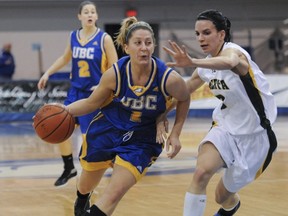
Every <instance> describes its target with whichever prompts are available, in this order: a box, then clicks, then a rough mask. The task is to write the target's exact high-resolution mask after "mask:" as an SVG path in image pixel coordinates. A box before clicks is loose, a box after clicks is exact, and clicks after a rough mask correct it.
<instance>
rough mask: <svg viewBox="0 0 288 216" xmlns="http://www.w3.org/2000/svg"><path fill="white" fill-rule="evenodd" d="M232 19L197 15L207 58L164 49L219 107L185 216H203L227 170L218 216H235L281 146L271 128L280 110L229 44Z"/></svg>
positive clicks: (246, 59)
mask: <svg viewBox="0 0 288 216" xmlns="http://www.w3.org/2000/svg"><path fill="white" fill-rule="evenodd" d="M230 27H231V23H230V21H229V19H228V18H227V17H225V16H223V15H222V13H220V12H218V11H216V10H207V11H204V12H202V13H200V14H199V16H198V17H197V20H196V24H195V32H196V38H197V40H198V42H199V44H200V46H201V48H202V50H203V51H204V53H206V54H207V55H208V56H207V57H206V58H205V59H195V58H192V57H190V56H189V55H188V53H187V51H186V49H185V47H184V46H183V47H180V46H178V45H177V44H176V43H175V42H170V45H171V47H172V49H169V48H167V47H164V49H165V50H166V51H167V53H169V54H170V55H171V56H172V57H174V59H175V62H169V63H167V65H169V66H180V67H196V70H195V71H194V73H193V74H192V76H191V78H190V79H189V80H188V81H187V87H188V89H189V91H190V93H192V92H193V91H195V90H196V89H197V88H199V87H200V86H201V85H202V84H203V83H204V82H206V83H208V84H209V87H210V90H211V92H212V93H213V94H214V95H215V96H216V97H217V98H219V99H220V101H221V103H219V106H217V107H216V108H215V110H214V112H213V126H212V128H211V129H210V131H209V132H208V134H207V136H206V137H205V138H204V139H203V141H202V142H201V143H200V146H199V151H198V158H197V164H196V170H195V173H194V175H193V180H192V183H191V185H190V187H189V188H188V191H187V192H186V196H185V201H184V214H183V215H184V216H202V215H204V211H205V206H206V188H207V185H208V183H209V181H210V179H211V178H212V176H213V175H214V174H215V173H216V172H217V171H218V170H219V169H220V168H224V175H223V176H222V178H221V179H220V181H219V183H218V185H217V188H216V192H215V196H216V198H215V199H216V202H217V203H218V204H220V205H221V206H222V207H221V208H220V209H219V211H218V212H217V213H216V214H215V216H232V215H234V214H235V212H236V211H237V210H238V208H239V206H240V198H239V195H238V191H239V190H240V189H241V188H243V187H245V186H246V185H248V184H249V183H251V182H252V181H254V180H255V179H256V178H257V177H259V175H260V174H261V173H262V172H263V171H264V170H265V169H266V168H267V166H268V165H269V163H270V161H271V158H272V154H273V152H274V150H275V149H276V147H277V140H276V137H275V134H274V132H273V130H272V128H271V125H272V124H273V122H274V121H275V119H276V115H277V107H276V105H275V101H274V97H273V95H272V94H271V92H270V90H269V84H268V82H267V80H266V78H265V76H264V75H263V73H262V72H261V71H260V69H259V67H258V66H257V65H256V64H255V62H253V61H252V60H251V57H250V55H249V54H248V53H247V52H246V51H245V50H244V49H243V48H241V47H240V46H238V45H237V44H235V43H232V42H230Z"/></svg>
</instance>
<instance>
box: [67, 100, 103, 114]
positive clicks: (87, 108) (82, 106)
mask: <svg viewBox="0 0 288 216" xmlns="http://www.w3.org/2000/svg"><path fill="white" fill-rule="evenodd" d="M67 109H68V110H69V112H70V113H71V114H72V115H73V116H82V115H86V114H89V113H91V112H93V111H95V110H96V109H98V107H97V104H95V103H91V102H90V101H89V99H88V98H85V99H81V100H78V101H76V102H74V103H72V104H69V105H68V106H67Z"/></svg>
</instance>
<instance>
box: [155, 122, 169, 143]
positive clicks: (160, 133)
mask: <svg viewBox="0 0 288 216" xmlns="http://www.w3.org/2000/svg"><path fill="white" fill-rule="evenodd" d="M166 140H167V134H166V131H165V128H164V124H163V125H160V124H158V126H157V133H156V142H157V143H159V144H163V143H165V142H166Z"/></svg>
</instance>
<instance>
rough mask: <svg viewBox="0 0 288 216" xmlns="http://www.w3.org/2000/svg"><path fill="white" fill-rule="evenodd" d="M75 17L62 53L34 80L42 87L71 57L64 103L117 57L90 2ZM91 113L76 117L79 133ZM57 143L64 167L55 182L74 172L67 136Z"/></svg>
mask: <svg viewBox="0 0 288 216" xmlns="http://www.w3.org/2000/svg"><path fill="white" fill-rule="evenodd" d="M78 19H79V20H80V22H81V26H82V27H81V28H80V29H78V30H75V31H73V32H71V35H70V37H69V41H68V44H67V47H66V49H65V51H64V54H63V55H62V56H60V57H59V58H58V59H57V60H56V61H55V62H54V63H53V64H52V65H51V67H49V68H48V70H47V71H46V72H45V73H44V74H43V76H42V77H41V79H40V80H39V82H38V88H39V89H43V88H44V87H45V86H46V83H47V81H48V79H49V76H50V75H52V74H54V73H56V72H57V71H59V69H61V68H62V67H64V66H65V65H67V64H68V63H69V62H70V60H71V59H72V70H71V75H70V78H71V87H70V89H69V91H68V95H67V99H66V100H65V105H68V104H70V103H72V102H74V101H76V100H79V99H82V98H87V97H89V95H90V94H91V93H92V91H93V89H94V88H95V87H96V86H97V85H98V83H99V80H100V77H101V76H102V73H103V72H105V71H106V70H107V69H108V68H109V67H111V66H112V64H113V63H115V62H116V61H117V59H118V57H117V52H116V49H115V46H114V43H113V40H112V38H111V36H109V35H108V34H107V33H105V32H103V31H102V30H101V29H100V28H98V27H97V26H96V21H97V20H98V14H97V10H96V5H95V4H94V3H93V2H91V1H84V2H82V3H81V4H80V6H79V11H78ZM95 114H97V111H94V112H92V113H90V114H88V115H85V116H81V117H79V118H77V119H76V120H77V124H79V125H80V129H81V133H82V134H85V133H86V130H87V127H88V125H89V123H90V122H91V120H92V118H93V117H94V115H95ZM59 146H60V152H61V155H62V158H63V162H64V171H63V173H62V175H61V176H60V177H59V178H58V179H57V181H56V182H55V186H62V185H65V184H66V183H67V181H68V180H69V179H70V178H72V177H74V176H76V175H77V171H76V169H75V167H74V163H73V156H72V145H71V140H67V141H65V142H63V143H60V145H59Z"/></svg>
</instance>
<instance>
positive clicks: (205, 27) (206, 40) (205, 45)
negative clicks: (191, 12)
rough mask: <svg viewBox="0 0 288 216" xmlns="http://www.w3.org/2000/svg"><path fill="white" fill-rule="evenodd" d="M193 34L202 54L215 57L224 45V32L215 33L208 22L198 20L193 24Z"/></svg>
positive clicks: (214, 29) (215, 30)
mask: <svg viewBox="0 0 288 216" xmlns="http://www.w3.org/2000/svg"><path fill="white" fill-rule="evenodd" d="M195 34H196V38H197V40H198V42H199V44H200V47H201V48H202V50H203V52H204V53H206V54H211V55H212V56H215V55H217V53H218V52H219V50H220V49H221V46H222V44H223V43H224V38H225V31H224V30H221V31H217V29H216V27H215V25H214V24H213V22H211V21H210V20H198V21H196V24H195Z"/></svg>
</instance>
